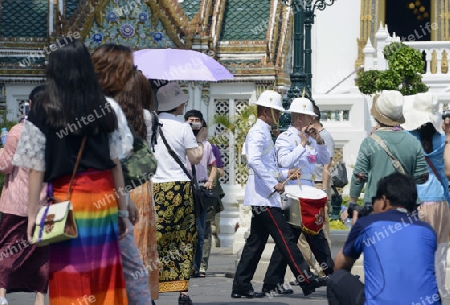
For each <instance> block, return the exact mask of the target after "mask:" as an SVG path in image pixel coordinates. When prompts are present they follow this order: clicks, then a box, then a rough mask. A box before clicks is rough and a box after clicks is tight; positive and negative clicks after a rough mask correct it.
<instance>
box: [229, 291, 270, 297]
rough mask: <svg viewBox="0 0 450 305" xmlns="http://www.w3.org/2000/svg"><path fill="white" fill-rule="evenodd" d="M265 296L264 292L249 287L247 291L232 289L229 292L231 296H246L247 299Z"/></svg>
mask: <svg viewBox="0 0 450 305" xmlns="http://www.w3.org/2000/svg"><path fill="white" fill-rule="evenodd" d="M265 296H266V294H265V293H264V292H255V291H254V290H253V289H249V290H247V291H238V290H233V291H232V292H231V297H232V298H235V299H237V298H248V299H253V298H264V297H265Z"/></svg>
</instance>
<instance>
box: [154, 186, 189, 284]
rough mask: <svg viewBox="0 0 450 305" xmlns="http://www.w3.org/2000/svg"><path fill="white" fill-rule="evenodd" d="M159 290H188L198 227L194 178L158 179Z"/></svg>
mask: <svg viewBox="0 0 450 305" xmlns="http://www.w3.org/2000/svg"><path fill="white" fill-rule="evenodd" d="M153 190H154V198H155V210H156V214H157V222H156V231H157V233H156V236H157V242H158V253H159V260H160V266H161V267H160V270H159V283H160V285H159V291H160V292H179V291H188V286H189V278H190V276H191V273H192V266H193V258H194V249H195V243H196V242H197V230H196V227H195V215H194V203H193V201H192V189H191V183H190V181H175V182H163V183H154V184H153Z"/></svg>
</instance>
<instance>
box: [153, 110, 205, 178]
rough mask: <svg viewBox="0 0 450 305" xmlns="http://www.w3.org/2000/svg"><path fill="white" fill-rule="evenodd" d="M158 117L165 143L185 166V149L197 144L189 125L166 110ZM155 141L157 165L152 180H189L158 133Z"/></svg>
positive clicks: (194, 146)
mask: <svg viewBox="0 0 450 305" xmlns="http://www.w3.org/2000/svg"><path fill="white" fill-rule="evenodd" d="M158 117H159V122H160V123H161V124H162V127H161V130H162V132H163V134H164V136H165V137H166V139H167V143H168V144H169V146H170V147H171V148H172V150H173V151H174V152H175V153H176V154H177V156H178V157H179V158H180V160H181V161H182V162H183V163H184V166H185V167H186V166H187V165H186V150H187V149H189V148H196V147H197V146H198V145H197V140H196V139H195V136H194V133H193V132H192V128H191V126H190V125H189V124H187V123H182V122H180V121H178V120H177V118H176V116H174V115H173V114H169V113H166V112H163V113H161V114H160V115H159V116H158ZM157 142H158V143H157V144H156V145H155V156H156V160H157V161H158V167H157V168H156V173H155V175H154V176H153V178H152V181H153V182H156V183H161V182H171V181H189V178H188V177H187V176H186V174H185V173H184V171H183V170H182V169H181V167H180V165H178V163H177V162H175V160H174V159H173V158H172V156H171V155H170V154H169V152H168V151H167V148H166V146H165V145H164V142H163V140H162V139H161V136H160V135H158V139H157Z"/></svg>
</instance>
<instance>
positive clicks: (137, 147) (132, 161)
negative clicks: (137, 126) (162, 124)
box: [120, 126, 158, 189]
mask: <svg viewBox="0 0 450 305" xmlns="http://www.w3.org/2000/svg"><path fill="white" fill-rule="evenodd" d="M129 127H130V130H131V133H132V134H133V137H134V142H133V152H132V154H131V155H129V156H128V157H127V158H125V159H123V160H121V161H120V163H121V164H122V172H123V180H124V182H125V187H128V189H135V188H136V187H138V186H140V185H142V184H144V183H145V182H147V181H149V180H150V178H151V177H152V176H153V175H154V174H155V173H156V166H157V164H158V163H157V161H156V157H155V154H154V153H153V152H152V150H151V149H150V148H149V147H148V145H147V143H146V142H145V141H144V140H142V139H141V138H139V137H137V136H136V133H135V131H134V129H133V127H131V126H129Z"/></svg>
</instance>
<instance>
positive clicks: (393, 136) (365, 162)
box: [350, 129, 428, 204]
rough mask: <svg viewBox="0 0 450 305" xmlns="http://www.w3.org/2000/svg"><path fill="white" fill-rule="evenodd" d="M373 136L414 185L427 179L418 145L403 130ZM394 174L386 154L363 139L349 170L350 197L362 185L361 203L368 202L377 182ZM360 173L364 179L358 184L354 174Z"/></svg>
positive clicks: (418, 143) (356, 193) (353, 195)
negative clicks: (396, 161)
mask: <svg viewBox="0 0 450 305" xmlns="http://www.w3.org/2000/svg"><path fill="white" fill-rule="evenodd" d="M376 134H377V135H378V136H379V137H380V138H381V139H383V141H384V142H385V143H386V145H387V147H388V148H389V150H390V151H391V153H392V154H393V155H394V156H395V157H396V158H397V159H398V160H399V161H400V163H401V164H402V165H403V168H404V169H405V171H406V173H408V174H409V175H411V176H412V177H413V178H414V179H415V180H416V183H418V184H420V183H424V182H425V181H426V180H427V177H428V176H427V174H428V167H427V162H426V161H425V157H424V154H423V150H422V146H421V145H420V142H419V141H418V140H417V139H416V138H415V137H414V136H412V135H411V134H409V133H408V132H406V131H403V130H400V131H392V130H390V129H389V130H384V129H382V130H377V131H376ZM394 172H395V168H394V166H393V165H392V161H391V159H390V158H389V156H388V154H387V153H386V151H385V150H384V149H383V148H381V147H380V146H379V145H378V144H377V143H376V142H375V140H374V139H372V138H371V137H367V138H365V139H364V140H363V142H362V143H361V146H360V148H359V152H358V158H357V160H356V164H355V168H354V170H353V174H352V178H351V184H350V197H359V195H360V194H361V191H362V189H363V187H364V184H366V189H365V191H364V202H365V203H366V204H368V203H369V202H370V203H372V197H374V196H375V194H376V190H377V183H378V181H379V180H380V179H381V178H383V177H385V176H388V175H390V174H392V173H394ZM357 174H360V175H361V174H362V175H364V176H365V177H366V178H367V180H366V181H358V179H357V177H356V175H357ZM366 182H367V183H366Z"/></svg>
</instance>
